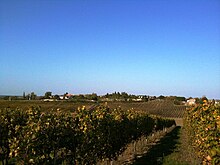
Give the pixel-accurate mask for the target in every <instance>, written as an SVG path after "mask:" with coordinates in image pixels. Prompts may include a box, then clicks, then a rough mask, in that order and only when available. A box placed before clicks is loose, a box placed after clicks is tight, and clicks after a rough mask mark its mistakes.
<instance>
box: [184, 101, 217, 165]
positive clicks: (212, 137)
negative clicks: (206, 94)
mask: <svg viewBox="0 0 220 165" xmlns="http://www.w3.org/2000/svg"><path fill="white" fill-rule="evenodd" d="M184 125H185V127H186V128H187V130H188V136H189V138H190V140H191V142H192V144H191V145H192V146H194V147H195V149H196V151H197V153H198V155H199V157H201V158H202V159H203V164H211V163H212V164H220V138H219V137H220V105H215V104H214V103H208V102H207V101H206V100H205V101H204V103H203V104H202V105H197V106H196V107H192V108H189V109H188V110H187V113H186V117H185V124H184Z"/></svg>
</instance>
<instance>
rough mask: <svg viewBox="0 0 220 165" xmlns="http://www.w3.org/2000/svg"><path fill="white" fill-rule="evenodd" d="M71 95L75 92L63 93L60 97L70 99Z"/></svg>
mask: <svg viewBox="0 0 220 165" xmlns="http://www.w3.org/2000/svg"><path fill="white" fill-rule="evenodd" d="M71 97H73V94H70V93H67V94H64V95H61V96H60V99H61V100H68V99H70V98H71Z"/></svg>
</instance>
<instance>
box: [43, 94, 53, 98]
mask: <svg viewBox="0 0 220 165" xmlns="http://www.w3.org/2000/svg"><path fill="white" fill-rule="evenodd" d="M50 96H52V92H46V93H45V95H44V98H45V99H49V98H50Z"/></svg>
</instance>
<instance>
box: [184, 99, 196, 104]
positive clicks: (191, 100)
mask: <svg viewBox="0 0 220 165" xmlns="http://www.w3.org/2000/svg"><path fill="white" fill-rule="evenodd" d="M195 104H196V99H189V100H187V101H186V105H195Z"/></svg>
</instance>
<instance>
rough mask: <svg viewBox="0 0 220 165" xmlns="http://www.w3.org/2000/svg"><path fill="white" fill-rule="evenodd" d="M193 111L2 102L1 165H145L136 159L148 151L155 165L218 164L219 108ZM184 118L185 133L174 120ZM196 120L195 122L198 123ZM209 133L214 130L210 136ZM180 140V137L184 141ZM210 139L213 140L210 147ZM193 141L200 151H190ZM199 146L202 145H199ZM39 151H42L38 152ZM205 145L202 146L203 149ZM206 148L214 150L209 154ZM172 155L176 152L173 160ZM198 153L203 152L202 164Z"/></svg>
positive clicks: (166, 104) (165, 106)
mask: <svg viewBox="0 0 220 165" xmlns="http://www.w3.org/2000/svg"><path fill="white" fill-rule="evenodd" d="M79 107H80V108H79ZM190 109H192V110H186V106H184V105H175V104H174V102H173V101H172V100H153V101H148V102H99V103H97V102H96V103H94V102H71V101H54V102H43V101H1V102H0V112H1V121H0V126H1V130H0V131H1V135H4V136H1V139H0V142H1V150H0V151H1V152H0V155H1V162H2V163H3V164H7V163H8V161H12V160H13V161H16V162H20V163H22V162H23V163H32V164H33V163H34V164H42V163H46V162H47V163H51V164H59V163H61V162H62V163H63V164H75V163H76V164H77V163H81V164H103V163H104V162H102V160H105V161H107V162H106V163H107V164H108V161H110V163H113V164H123V163H122V162H120V161H119V160H123V161H124V162H128V160H125V158H126V159H128V158H131V156H129V155H132V159H131V161H130V160H129V161H130V162H133V161H135V162H136V163H135V164H138V162H140V161H139V159H136V156H135V155H142V154H144V153H145V155H146V151H147V153H149V154H148V155H146V156H144V155H143V157H142V158H141V161H144V162H146V161H148V159H151V160H152V164H155V163H158V160H160V161H161V160H162V161H163V160H165V161H168V164H169V161H170V162H172V161H174V162H175V161H179V162H180V161H181V162H182V161H183V162H185V163H186V164H191V163H193V164H199V162H201V161H202V160H203V161H205V162H206V163H209V162H214V164H215V163H218V162H219V159H218V154H219V148H218V147H217V146H218V144H219V142H218V141H217V143H218V144H217V143H216V139H217V137H218V134H219V130H218V129H219V126H218V125H219V122H218V120H219V111H218V109H216V106H214V105H213V104H211V103H207V102H206V103H205V104H203V105H200V106H199V107H198V108H194V107H192V108H190ZM203 111H204V112H205V113H204V112H203ZM186 112H187V113H186ZM205 114H209V115H208V116H205ZM202 115H203V116H202ZM183 118H184V120H185V125H184V127H183V128H184V129H183V130H182V129H180V127H176V128H175V127H171V126H172V125H173V124H174V120H171V119H175V121H176V123H177V122H179V121H181V122H180V123H181V124H178V123H177V125H180V126H182V125H183V122H182V120H183ZM191 118H194V120H193V121H194V122H193V121H192V120H191ZM210 120H211V121H212V123H211V121H210ZM216 123H217V126H216ZM191 126H193V127H191ZM198 127H199V128H200V127H201V129H200V130H199V131H200V132H197V135H198V136H196V137H198V139H194V136H195V135H194V134H193V133H194V132H195V131H196V128H198ZM173 128H175V129H174V130H173ZM204 130H208V131H209V133H208V134H205V135H206V136H204V133H203V131H204ZM156 134H157V136H153V138H152V137H151V136H152V135H156ZM166 134H167V135H166ZM174 138H175V139H176V140H178V139H179V140H178V141H179V142H176V140H175V139H174ZM46 139H48V140H46ZM146 139H147V141H146ZM160 139H161V140H160ZM184 139H186V140H184ZM191 139H192V140H191ZM210 139H211V140H212V141H213V142H212V143H210V144H209V141H210ZM207 140H209V141H207ZM155 141H158V142H160V143H155ZM185 141H187V142H185ZM191 142H193V146H195V148H194V147H193V148H191V149H189V145H191ZM197 142H200V143H201V146H198V145H197V146H196V145H194V144H197ZM149 143H150V144H152V145H149ZM163 143H164V144H167V145H165V146H164V145H163ZM179 143H182V144H181V145H180V144H179ZM70 144H72V145H70ZM203 144H204V145H203ZM154 145H155V147H154ZM27 146H29V147H27ZM39 147H40V148H41V152H39V151H38V149H39ZM199 147H202V150H201V151H199V150H198V148H199ZM151 148H152V150H151ZM154 148H155V149H154ZM169 148H173V149H172V150H170V149H169ZM175 148H176V149H175ZM206 148H208V149H209V150H210V151H208V152H204V151H206V150H207V149H206ZM143 149H144V150H143ZM174 149H175V150H176V151H175V152H174ZM177 149H178V150H177ZM148 150H149V151H148ZM24 151H25V152H27V153H29V154H28V155H26V157H23V156H22V155H23V154H24V153H23V152H24ZM134 151H135V153H134ZM192 151H193V152H192ZM170 152H174V153H175V154H171V157H170V156H169V155H170ZM210 152H211V154H210ZM185 153H186V154H185ZM196 153H199V155H198V157H200V158H199V159H198V160H197V156H196ZM120 155H123V156H125V158H124V157H121V156H120ZM172 155H174V156H172ZM183 155H185V156H183ZM152 156H153V157H154V158H152ZM164 156H169V157H168V158H164ZM177 157H178V158H179V159H178V158H177ZM203 158H205V160H204V159H203ZM115 159H118V160H117V161H115ZM188 159H190V160H188ZM113 160H114V161H113ZM100 161H101V162H100ZM117 162H120V163H117ZM106 163H104V164H106ZM0 164H1V163H0Z"/></svg>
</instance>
